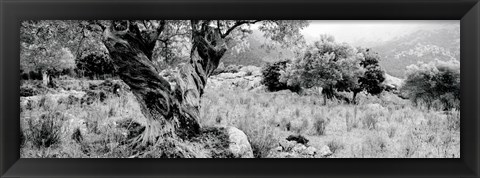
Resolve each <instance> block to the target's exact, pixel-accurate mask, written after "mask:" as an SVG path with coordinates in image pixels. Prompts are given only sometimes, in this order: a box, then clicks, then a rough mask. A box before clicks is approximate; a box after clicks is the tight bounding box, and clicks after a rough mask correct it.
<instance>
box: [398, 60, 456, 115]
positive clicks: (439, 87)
mask: <svg viewBox="0 0 480 178" xmlns="http://www.w3.org/2000/svg"><path fill="white" fill-rule="evenodd" d="M402 92H404V93H405V94H406V95H407V96H408V97H409V98H410V100H412V102H414V104H415V105H419V104H420V103H425V104H426V106H427V108H428V109H431V108H432V107H435V105H437V106H438V104H435V103H441V105H443V110H450V109H452V108H455V109H459V108H460V62H458V61H447V62H444V61H438V60H436V61H434V62H430V63H428V64H425V63H419V64H418V65H410V66H408V67H407V79H406V80H405V84H404V86H403V87H402Z"/></svg>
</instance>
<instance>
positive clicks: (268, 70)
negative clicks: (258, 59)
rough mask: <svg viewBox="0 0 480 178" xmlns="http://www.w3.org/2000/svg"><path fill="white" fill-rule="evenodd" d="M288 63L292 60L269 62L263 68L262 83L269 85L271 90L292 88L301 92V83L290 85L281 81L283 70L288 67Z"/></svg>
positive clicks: (268, 88)
mask: <svg viewBox="0 0 480 178" xmlns="http://www.w3.org/2000/svg"><path fill="white" fill-rule="evenodd" d="M287 63H290V61H288V60H287V61H279V62H275V63H267V64H266V65H265V66H264V67H263V68H262V81H261V83H262V84H263V85H265V86H266V87H267V90H269V91H280V90H287V89H288V90H291V91H293V92H299V91H300V90H301V88H300V86H299V85H294V86H289V85H287V83H286V82H281V81H280V75H281V73H280V72H281V71H282V70H285V69H286V68H287Z"/></svg>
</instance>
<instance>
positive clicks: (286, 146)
mask: <svg viewBox="0 0 480 178" xmlns="http://www.w3.org/2000/svg"><path fill="white" fill-rule="evenodd" d="M279 144H280V146H281V147H282V151H291V150H292V149H293V147H294V146H295V145H296V144H297V142H295V141H287V140H281V141H280V143H279Z"/></svg>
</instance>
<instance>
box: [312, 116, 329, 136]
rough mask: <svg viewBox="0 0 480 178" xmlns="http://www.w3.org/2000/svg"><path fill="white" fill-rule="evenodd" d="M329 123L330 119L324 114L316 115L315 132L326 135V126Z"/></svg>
mask: <svg viewBox="0 0 480 178" xmlns="http://www.w3.org/2000/svg"><path fill="white" fill-rule="evenodd" d="M327 124H328V119H326V118H325V117H324V116H322V115H318V114H317V115H315V121H314V123H313V127H314V129H315V132H316V133H317V134H318V135H325V127H326V126H327Z"/></svg>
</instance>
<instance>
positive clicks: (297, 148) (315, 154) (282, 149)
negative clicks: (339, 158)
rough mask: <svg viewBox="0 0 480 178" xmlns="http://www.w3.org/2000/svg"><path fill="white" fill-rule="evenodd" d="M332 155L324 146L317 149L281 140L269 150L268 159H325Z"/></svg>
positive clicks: (293, 141) (294, 141)
mask: <svg viewBox="0 0 480 178" xmlns="http://www.w3.org/2000/svg"><path fill="white" fill-rule="evenodd" d="M330 155H332V152H331V151H330V148H329V147H328V146H326V145H324V146H322V147H320V149H317V148H315V147H313V146H309V145H307V144H302V143H299V142H297V141H296V140H292V141H288V140H282V141H280V143H279V146H277V147H275V148H274V149H272V150H271V152H270V154H269V155H268V156H267V157H269V158H325V157H328V156H330Z"/></svg>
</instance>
